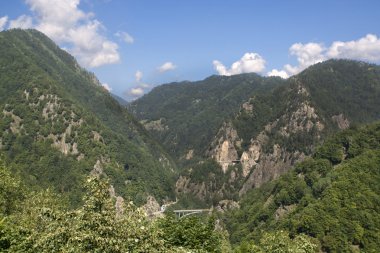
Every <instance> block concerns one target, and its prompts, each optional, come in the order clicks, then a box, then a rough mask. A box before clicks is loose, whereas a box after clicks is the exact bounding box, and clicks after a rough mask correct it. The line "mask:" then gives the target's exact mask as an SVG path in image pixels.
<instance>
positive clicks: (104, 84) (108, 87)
mask: <svg viewBox="0 0 380 253" xmlns="http://www.w3.org/2000/svg"><path fill="white" fill-rule="evenodd" d="M102 86H103V87H104V89H106V90H108V92H110V91H111V90H112V88H111V87H110V86H109V85H108V83H102Z"/></svg>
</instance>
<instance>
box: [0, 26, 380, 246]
mask: <svg viewBox="0 0 380 253" xmlns="http://www.w3.org/2000/svg"><path fill="white" fill-rule="evenodd" d="M0 55H1V57H0V252H174V253H175V252H178V253H180V252H183V253H185V252H194V253H195V252H220V253H224V252H227V253H228V252H235V253H244V252H262V253H264V252H281V253H282V252H284V253H287V252H289V253H290V252H297V253H312V252H328V253H330V252H377V251H378V249H379V248H380V123H379V122H378V120H379V119H380V114H379V108H380V67H379V66H377V65H374V64H368V63H364V62H358V61H352V60H328V61H325V62H322V63H318V64H315V65H313V66H310V67H309V68H307V69H305V70H304V71H302V72H301V73H299V74H297V75H294V76H292V77H290V78H288V79H282V78H279V77H262V76H259V75H257V74H254V73H248V74H239V75H233V76H211V77H208V78H206V79H204V80H202V81H197V82H178V83H170V84H164V85H161V86H158V87H156V88H154V89H153V90H152V91H151V92H150V93H148V94H146V95H144V96H143V97H141V98H140V99H138V100H136V101H134V102H132V103H130V104H128V105H126V104H125V102H124V101H122V100H121V99H120V98H118V97H115V95H113V94H110V93H109V92H108V91H107V90H106V89H105V88H104V87H103V86H102V85H101V83H100V82H99V80H98V79H97V78H96V76H95V75H94V74H93V73H91V72H89V71H87V70H85V69H84V68H82V67H80V66H79V64H78V63H77V62H76V60H75V58H74V57H73V56H71V55H70V54H69V53H67V52H66V51H64V50H62V49H60V48H59V47H58V46H57V45H56V44H55V43H54V42H53V41H52V40H50V39H49V38H48V37H46V36H45V35H44V34H42V33H41V32H38V31H36V30H33V29H29V30H22V29H10V30H6V31H2V32H0ZM115 98H116V99H115ZM117 100H118V101H119V102H118V101H117ZM120 103H122V104H120ZM222 154H223V155H224V158H221V157H222ZM243 154H245V157H248V158H249V159H251V160H249V159H248V158H247V159H248V160H249V162H250V163H244V160H243ZM222 159H228V161H227V163H228V164H227V166H224V167H223V162H225V161H221V160H222ZM247 164H248V165H247ZM270 173H272V174H270ZM165 208H166V209H165ZM187 208H189V209H190V208H191V209H200V208H202V209H207V214H206V213H201V214H199V213H198V214H193V215H189V216H183V217H179V216H177V215H176V214H175V212H173V211H174V210H176V209H177V210H178V209H187ZM163 209H165V210H163ZM210 210H211V211H210Z"/></svg>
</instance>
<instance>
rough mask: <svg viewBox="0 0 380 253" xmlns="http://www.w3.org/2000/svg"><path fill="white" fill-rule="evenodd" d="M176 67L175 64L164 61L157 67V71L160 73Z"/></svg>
mask: <svg viewBox="0 0 380 253" xmlns="http://www.w3.org/2000/svg"><path fill="white" fill-rule="evenodd" d="M176 68H177V66H176V65H174V64H173V63H172V62H170V61H169V62H165V63H164V64H162V65H161V66H160V67H158V71H159V72H160V73H164V72H166V71H169V70H173V69H176Z"/></svg>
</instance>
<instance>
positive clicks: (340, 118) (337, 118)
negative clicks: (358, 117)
mask: <svg viewBox="0 0 380 253" xmlns="http://www.w3.org/2000/svg"><path fill="white" fill-rule="evenodd" d="M331 119H332V121H333V122H335V123H336V124H337V125H338V127H339V129H342V130H344V129H347V128H349V127H350V121H349V120H348V119H346V118H345V117H344V115H343V114H342V113H341V114H338V115H334V116H332V117H331Z"/></svg>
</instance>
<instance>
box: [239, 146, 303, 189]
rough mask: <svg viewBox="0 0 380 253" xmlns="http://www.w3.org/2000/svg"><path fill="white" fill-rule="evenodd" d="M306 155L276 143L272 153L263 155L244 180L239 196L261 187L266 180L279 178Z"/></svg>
mask: <svg viewBox="0 0 380 253" xmlns="http://www.w3.org/2000/svg"><path fill="white" fill-rule="evenodd" d="M305 157H306V156H305V155H304V154H303V153H300V152H295V153H290V152H287V151H286V150H285V149H284V148H281V147H280V145H278V144H275V145H274V146H273V152H272V153H269V154H263V155H261V157H260V162H259V163H258V164H257V165H256V167H255V169H254V170H253V172H252V173H251V174H250V175H249V177H248V178H247V180H246V181H245V182H244V184H243V186H242V188H241V190H240V191H239V196H242V195H244V194H245V193H246V192H247V191H248V190H250V189H252V188H255V187H260V186H261V185H262V184H263V183H265V182H268V181H271V180H274V179H277V178H278V177H279V176H281V175H282V174H284V173H285V172H287V171H288V170H289V169H290V167H291V166H293V165H294V164H295V163H296V162H299V161H302V160H303V159H305Z"/></svg>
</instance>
